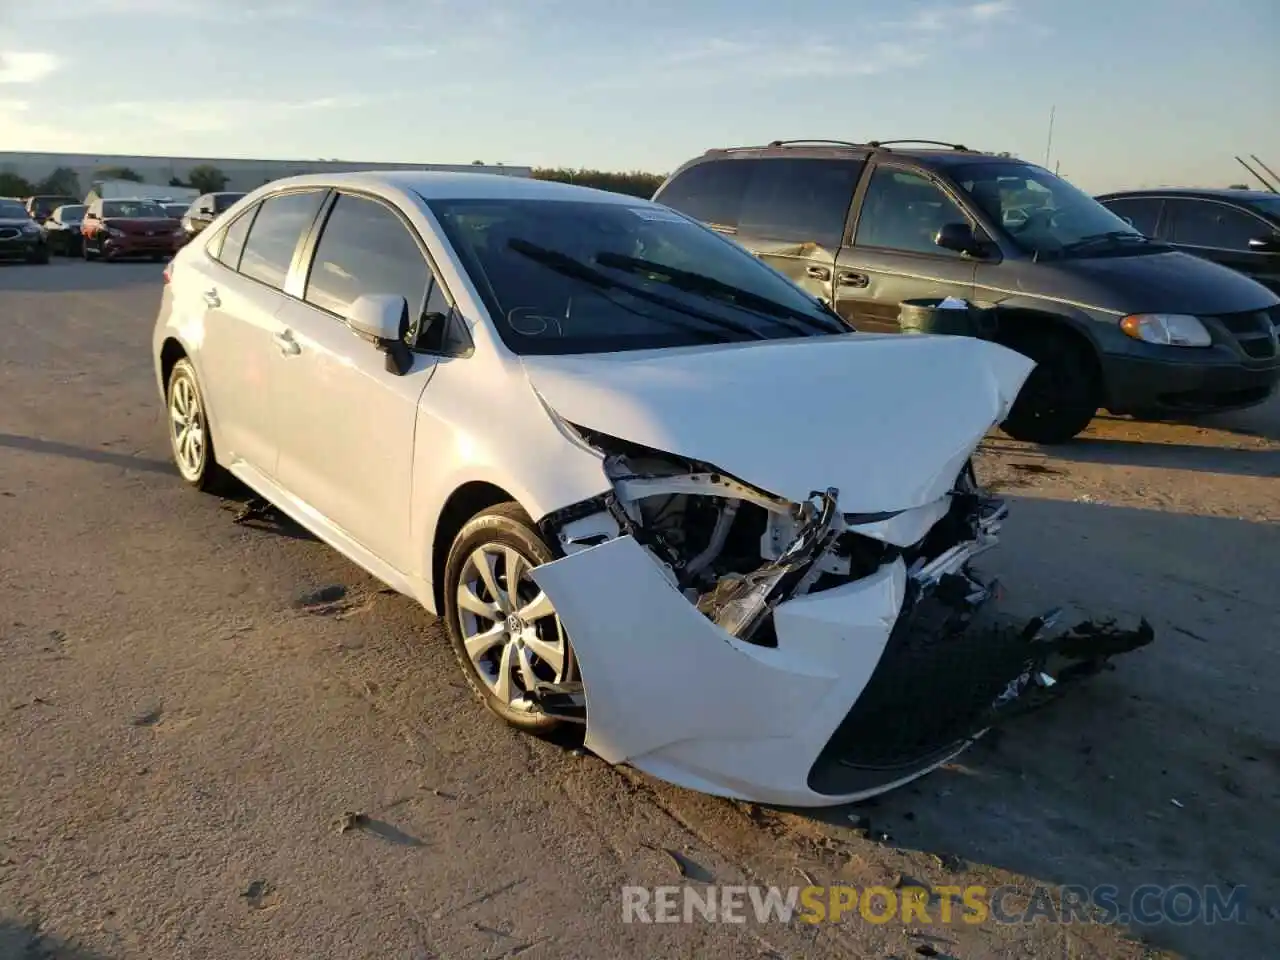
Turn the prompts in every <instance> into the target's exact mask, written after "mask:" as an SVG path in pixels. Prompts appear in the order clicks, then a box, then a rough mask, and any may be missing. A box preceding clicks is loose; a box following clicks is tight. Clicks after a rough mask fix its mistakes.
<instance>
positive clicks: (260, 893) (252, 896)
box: [240, 880, 275, 910]
mask: <svg viewBox="0 0 1280 960" xmlns="http://www.w3.org/2000/svg"><path fill="white" fill-rule="evenodd" d="M274 892H275V887H273V886H272V885H271V884H270V883H268V882H267V881H266V880H254V881H252V882H251V883H250V884H249V886H247V887H245V889H244V891H243V892H242V893H241V894H240V896H241V897H242V898H243V899H244V901H245V902H246V903H247V904H249V907H250V909H252V910H261V909H263V908H264V907H266V906H268V904H267V898H268V897H270V896H271V894H272V893H274Z"/></svg>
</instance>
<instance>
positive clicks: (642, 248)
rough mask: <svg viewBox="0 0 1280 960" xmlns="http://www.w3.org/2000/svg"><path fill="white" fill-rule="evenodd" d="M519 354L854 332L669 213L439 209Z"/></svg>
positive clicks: (525, 205) (454, 203) (605, 207)
mask: <svg viewBox="0 0 1280 960" xmlns="http://www.w3.org/2000/svg"><path fill="white" fill-rule="evenodd" d="M428 205H429V206H430V208H431V211H432V213H434V214H435V216H436V218H437V220H438V221H439V222H440V225H441V227H442V228H443V230H444V233H445V235H446V237H447V238H448V240H449V242H450V244H452V246H453V248H454V250H455V251H456V252H457V254H458V256H459V258H460V259H461V260H462V261H463V264H464V266H465V267H466V269H467V272H468V274H469V275H470V276H471V278H472V280H473V281H474V282H475V285H476V287H477V289H478V291H479V293H480V296H481V298H482V299H483V300H484V302H485V306H486V307H487V308H488V310H489V313H490V315H491V316H492V317H493V320H494V323H495V325H496V326H497V331H498V334H499V336H501V338H502V340H503V342H504V343H505V344H506V345H507V346H508V347H509V348H510V349H511V350H512V351H513V352H515V353H518V354H568V353H608V352H613V351H619V350H642V349H653V348H661V347H680V346H692V345H694V344H700V343H724V342H730V341H740V340H754V339H760V340H774V339H782V338H787V337H810V336H823V335H830V334H840V333H848V332H849V327H848V326H846V325H845V324H844V323H843V322H842V321H841V320H840V319H839V317H837V316H836V315H835V314H834V313H832V312H831V311H830V310H828V309H827V308H826V307H825V306H824V305H823V304H821V303H820V302H819V301H818V300H816V299H813V298H811V297H809V296H808V295H807V294H805V293H804V292H803V291H801V290H800V289H799V288H798V287H796V286H794V285H793V284H792V283H791V282H790V281H788V280H786V279H785V278H783V277H782V276H780V275H779V274H776V273H774V272H773V271H772V270H771V269H770V268H768V267H766V266H765V265H764V264H763V263H761V262H760V261H759V260H757V259H756V258H755V257H753V256H752V255H751V254H750V253H748V252H747V251H746V250H744V249H742V248H741V247H739V246H738V245H737V244H735V243H733V242H732V241H730V240H726V239H725V238H723V237H720V236H719V235H717V234H716V233H714V232H712V231H711V230H708V229H707V228H706V227H703V226H702V225H700V224H698V223H695V222H693V221H692V220H689V219H687V218H686V217H684V216H683V215H681V214H678V213H675V212H674V211H672V210H668V209H666V208H664V207H659V206H656V205H652V204H646V205H639V202H637V204H636V205H632V204H622V203H601V202H599V201H591V200H584V201H577V200H527V199H465V200H431V201H429V202H428Z"/></svg>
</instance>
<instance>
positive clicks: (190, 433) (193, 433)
mask: <svg viewBox="0 0 1280 960" xmlns="http://www.w3.org/2000/svg"><path fill="white" fill-rule="evenodd" d="M169 440H170V442H171V443H172V444H173V459H174V461H175V462H176V463H177V465H178V471H179V472H180V473H181V474H182V477H183V479H185V480H187V481H188V482H191V483H194V482H196V481H197V480H198V479H199V478H200V475H201V472H202V471H203V470H204V458H205V446H206V445H205V419H204V409H203V408H202V407H201V405H200V394H199V393H198V392H197V391H196V385H195V383H193V382H192V380H191V378H190V377H188V376H177V377H175V378H174V380H173V386H172V388H171V389H170V391H169Z"/></svg>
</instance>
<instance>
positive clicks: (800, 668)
mask: <svg viewBox="0 0 1280 960" xmlns="http://www.w3.org/2000/svg"><path fill="white" fill-rule="evenodd" d="M165 279H166V286H165V288H164V296H163V302H162V305H161V309H160V315H159V319H158V320H157V323H156V328H155V339H154V352H155V364H156V375H157V377H158V379H159V385H160V388H161V390H162V392H163V394H164V398H165V403H166V405H167V410H168V422H169V427H170V438H171V441H172V447H173V454H174V458H175V461H176V463H177V466H178V469H179V471H180V473H181V475H182V477H183V478H184V479H185V480H186V481H187V482H188V483H190V484H192V485H194V486H196V487H198V488H201V489H210V490H212V489H216V488H217V487H218V485H219V484H220V483H221V482H222V481H225V480H226V479H227V476H228V475H233V476H234V477H236V478H237V479H239V480H240V481H242V482H243V483H245V484H247V485H248V486H249V487H251V488H252V489H253V490H255V491H257V492H258V493H259V494H261V495H262V496H263V497H264V498H266V499H267V500H269V501H271V502H272V503H273V504H274V505H275V506H277V507H278V508H279V509H280V510H282V511H283V512H285V513H286V514H288V515H289V516H291V517H292V518H294V519H295V520H296V521H298V522H299V523H301V524H302V525H303V526H305V527H307V528H308V529H310V530H311V531H312V532H314V533H315V534H316V535H317V536H318V537H320V538H322V539H323V540H325V541H326V542H328V543H329V544H331V545H332V546H333V547H335V548H336V549H338V550H339V551H341V552H342V553H343V554H345V555H346V556H347V557H349V558H350V559H351V560H353V561H354V562H356V563H357V564H359V565H360V566H362V567H364V568H365V569H366V570H368V571H369V572H370V573H372V574H373V575H374V576H376V577H378V578H380V579H381V580H383V581H385V582H386V583H387V584H389V585H391V586H392V587H394V588H396V589H397V590H400V591H402V592H403V593H405V594H408V595H409V596H412V597H415V598H416V599H417V600H419V601H420V602H421V603H422V604H423V605H424V606H425V607H426V608H427V609H428V610H430V611H432V612H435V613H438V614H439V615H440V616H442V617H443V618H444V620H445V623H446V624H447V628H448V632H449V636H450V638H451V640H452V643H453V646H454V648H455V650H456V653H457V658H458V662H459V664H460V665H461V669H462V671H463V673H464V674H465V675H466V677H467V679H468V680H469V682H470V683H471V685H472V686H473V687H474V688H475V690H476V691H477V692H478V694H479V696H480V697H481V698H482V699H483V701H484V702H485V703H486V704H487V705H488V706H489V707H490V708H491V709H492V710H493V711H494V712H496V713H497V714H499V715H500V716H502V717H503V718H505V719H506V720H507V721H509V722H510V723H512V724H515V725H516V726H519V727H522V728H526V729H528V730H532V731H535V732H545V731H548V730H550V729H552V728H554V727H556V726H558V725H560V724H564V723H584V724H585V742H586V745H587V746H588V747H589V748H590V749H592V750H593V751H595V752H596V753H597V754H598V755H600V756H601V757H603V758H605V759H606V760H608V761H610V762H615V763H621V762H626V763H630V764H632V765H634V766H635V767H637V768H639V769H641V770H644V771H647V772H649V773H651V774H653V775H655V776H658V777H661V778H664V779H666V780H669V781H672V782H674V783H677V784H681V785H685V786H688V787H692V788H695V789H699V790H704V791H708V792H711V793H715V794H720V795H724V796H731V797H738V798H743V799H750V800H755V801H763V802H776V803H786V804H796V805H821V804H830V803H836V802H840V801H845V800H851V799H856V798H859V797H865V796H868V795H871V794H874V793H877V792H880V791H883V790H886V789H889V788H891V787H893V786H896V785H898V784H901V783H905V782H906V781H908V780H910V779H913V778H914V777H917V776H919V775H921V774H922V773H924V772H927V771H928V770H931V769H933V768H934V767H936V766H937V765H939V764H941V763H943V762H945V761H946V760H947V759H949V758H950V757H952V756H954V755H955V754H956V753H957V752H959V751H960V750H961V749H963V748H964V747H965V746H966V745H967V744H968V743H970V742H971V741H972V739H973V737H974V736H975V735H977V734H978V733H980V731H981V730H982V729H983V728H984V726H986V725H987V724H988V723H989V721H990V715H991V711H992V709H993V705H995V704H997V703H999V702H1004V701H1007V700H1008V699H1010V697H1011V696H1013V695H1014V694H1016V693H1017V692H1018V691H1019V690H1020V689H1021V687H1022V686H1025V685H1026V683H1027V682H1028V676H1029V674H1028V672H1027V666H1028V663H1029V662H1030V661H1029V659H1028V656H1027V650H1026V647H1025V638H1021V639H1019V641H1018V642H1019V643H1020V644H1022V646H1021V647H1018V648H1016V649H1014V648H1010V647H1009V644H1008V643H1007V642H1002V643H994V641H992V640H991V639H990V636H991V635H990V634H988V633H987V632H984V631H981V630H977V629H974V628H973V627H972V624H973V623H974V622H975V621H976V620H978V619H980V618H979V617H978V614H979V612H980V611H981V610H983V609H984V608H985V607H986V605H987V604H988V601H989V600H990V598H991V596H992V593H993V590H992V589H991V587H990V585H988V584H987V583H984V582H983V581H982V580H981V579H979V578H978V576H977V575H976V574H975V573H974V572H973V571H972V570H971V569H970V567H969V561H970V559H971V558H972V557H973V556H974V555H975V554H977V553H979V552H981V551H982V550H984V549H986V548H988V547H989V546H991V545H992V544H993V543H994V542H995V538H996V534H997V529H998V527H999V524H1000V520H1001V519H1002V517H1003V515H1004V509H1003V506H1002V505H1001V504H1000V503H999V501H996V500H994V499H992V498H990V497H987V496H985V495H984V494H983V493H982V492H981V491H980V490H978V489H976V487H975V486H974V483H973V479H972V474H971V471H970V470H969V469H968V466H967V465H968V461H969V457H970V455H971V453H972V452H973V450H974V448H975V447H976V445H977V444H978V442H979V441H980V440H981V438H982V436H983V435H984V433H985V432H986V431H987V430H988V428H990V427H991V426H992V424H995V423H998V422H1000V421H1001V420H1002V419H1003V418H1004V417H1005V415H1006V414H1007V413H1008V411H1009V407H1010V405H1011V404H1012V402H1013V400H1014V397H1015V395H1016V394H1017V392H1018V390H1019V388H1020V386H1021V385H1022V383H1023V380H1024V379H1025V378H1026V376H1027V374H1028V373H1029V372H1030V370H1031V368H1032V363H1031V361H1029V360H1027V359H1025V358H1024V357H1022V356H1020V355H1019V354H1017V353H1014V352H1012V351H1010V350H1006V349H1004V348H1002V347H999V346H996V345H993V344H990V343H986V342H983V341H979V340H975V339H969V338H964V337H923V336H921V337H899V336H873V335H863V334H858V333H852V332H851V331H849V329H848V328H847V327H845V326H844V325H843V324H842V323H841V321H840V320H839V318H838V317H836V316H835V315H834V314H833V313H831V312H830V311H829V310H828V309H827V307H826V306H824V305H823V304H822V303H821V302H819V301H816V300H814V299H812V298H811V297H809V296H808V295H806V294H805V293H803V292H802V291H801V290H799V289H798V288H797V287H795V286H793V285H792V284H791V283H790V282H789V281H787V280H786V279H785V278H784V277H782V276H781V275H780V274H778V273H776V272H775V271H773V270H772V269H771V268H770V267H768V266H766V265H764V264H763V263H761V262H760V261H759V260H757V259H755V258H754V257H752V256H751V255H749V254H748V253H746V252H745V251H743V250H742V249H740V248H739V247H738V246H736V245H735V244H734V243H732V242H731V241H729V240H726V239H724V238H723V237H720V236H718V235H717V234H715V233H714V232H712V231H710V230H708V229H706V228H704V227H702V226H700V225H698V224H697V223H695V222H693V221H691V220H689V219H687V218H685V217H684V216H682V215H680V214H678V213H675V212H673V211H671V210H669V209H667V208H665V207H661V206H658V205H655V204H652V203H648V202H646V201H643V200H637V199H635V198H631V197H625V196H618V195H614V194H608V193H601V192H597V191H593V190H586V189H582V188H578V187H573V186H567V185H563V184H555V183H544V182H539V181H535V180H527V179H518V178H512V177H495V176H485V175H479V174H437V173H419V172H402V173H379V174H352V175H343V176H333V177H319V176H313V177H300V178H293V179H288V180H282V181H277V182H275V183H272V184H270V185H268V186H266V187H263V188H261V189H259V190H257V191H255V192H254V193H251V194H249V195H248V196H246V197H245V198H244V199H242V200H240V201H239V202H238V203H237V204H235V206H233V207H232V208H231V209H230V210H228V211H227V212H226V213H224V214H222V215H221V216H220V217H219V218H218V220H217V221H215V223H214V224H213V225H212V226H211V227H210V228H209V229H207V230H206V231H205V232H204V233H203V234H202V235H201V236H200V237H199V238H197V239H196V240H195V241H194V242H193V243H191V244H190V245H189V246H187V247H185V248H183V250H182V251H181V252H180V253H179V254H178V255H177V256H176V257H175V259H174V260H173V262H172V263H171V264H170V265H169V267H168V268H167V269H166V271H165Z"/></svg>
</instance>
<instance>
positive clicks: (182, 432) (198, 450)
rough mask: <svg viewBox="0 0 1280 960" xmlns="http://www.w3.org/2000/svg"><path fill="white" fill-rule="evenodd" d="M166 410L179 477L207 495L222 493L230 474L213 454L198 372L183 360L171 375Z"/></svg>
mask: <svg viewBox="0 0 1280 960" xmlns="http://www.w3.org/2000/svg"><path fill="white" fill-rule="evenodd" d="M165 407H166V410H167V412H168V418H167V419H168V421H169V446H170V448H171V449H172V450H173V462H174V464H175V465H176V466H177V467H178V474H179V475H180V476H181V477H182V479H183V480H185V481H186V482H187V483H189V484H191V486H193V487H195V488H196V489H197V490H203V491H205V492H206V493H220V492H222V491H224V490H225V489H226V488H227V486H228V474H227V473H226V471H225V470H223V469H222V467H220V466H219V465H218V460H217V458H216V457H215V456H214V452H213V434H212V432H211V431H210V430H209V418H208V415H207V414H206V413H205V409H206V408H205V403H204V395H203V394H202V393H201V392H200V384H199V383H198V382H197V380H196V371H195V368H194V367H192V366H191V361H190V360H188V359H186V358H185V357H183V358H182V359H181V360H179V361H178V362H177V363H175V364H174V365H173V371H172V372H171V373H170V374H169V386H168V390H167V391H166V402H165Z"/></svg>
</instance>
